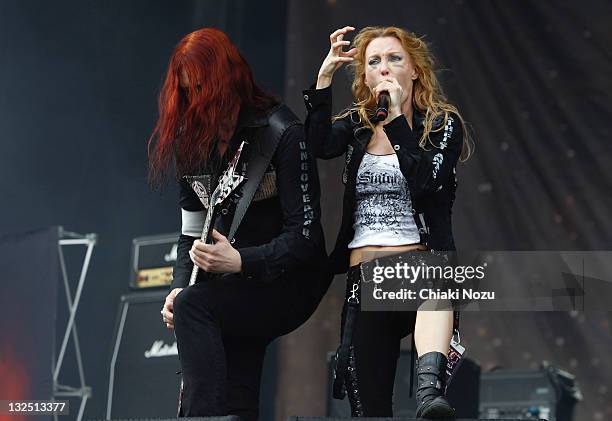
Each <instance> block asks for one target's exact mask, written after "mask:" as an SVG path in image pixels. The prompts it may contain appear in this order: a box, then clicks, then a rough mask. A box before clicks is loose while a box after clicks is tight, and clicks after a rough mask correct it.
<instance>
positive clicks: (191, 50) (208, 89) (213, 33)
mask: <svg viewBox="0 0 612 421" xmlns="http://www.w3.org/2000/svg"><path fill="white" fill-rule="evenodd" d="M181 72H184V74H185V75H186V76H187V79H188V81H189V86H188V87H185V88H183V87H181V83H180V82H181ZM277 102H278V101H277V100H276V99H275V98H274V97H272V96H271V95H268V94H266V93H264V92H263V91H262V90H261V89H260V88H259V87H257V85H256V84H255V81H254V80H253V74H252V72H251V68H250V67H249V65H248V63H247V62H246V60H245V59H244V58H243V57H242V55H241V54H240V52H239V51H238V48H236V46H235V45H234V44H233V43H232V42H231V41H230V39H229V38H228V37H227V35H225V34H224V33H223V32H221V31H219V30H217V29H213V28H203V29H199V30H197V31H195V32H192V33H190V34H188V35H187V36H185V37H184V38H183V39H182V40H181V41H180V42H179V43H178V45H177V46H176V47H175V48H174V51H173V53H172V56H171V57H170V63H169V64H168V72H167V75H166V79H165V81H164V84H163V86H162V89H161V92H160V94H159V118H158V120H157V124H156V125H155V129H154V130H153V133H152V135H151V138H150V139H149V179H150V181H151V182H152V183H153V184H156V183H158V182H160V181H161V180H162V179H163V178H164V177H165V175H166V173H167V170H168V167H169V166H170V163H171V162H172V158H173V156H174V157H175V158H176V172H177V173H176V175H177V177H180V176H182V175H185V174H188V173H194V172H197V171H198V170H199V169H201V165H202V164H203V162H204V161H206V160H207V159H208V157H209V155H210V153H211V150H212V146H213V143H214V141H215V140H222V141H227V140H229V139H230V138H231V136H232V134H233V131H234V128H235V126H236V121H237V119H238V113H239V111H240V108H241V107H242V106H246V107H248V108H251V109H254V110H255V112H256V113H257V114H263V113H264V112H265V111H266V110H267V109H269V108H270V107H271V106H272V105H274V104H275V103H277ZM155 140H156V141H155Z"/></svg>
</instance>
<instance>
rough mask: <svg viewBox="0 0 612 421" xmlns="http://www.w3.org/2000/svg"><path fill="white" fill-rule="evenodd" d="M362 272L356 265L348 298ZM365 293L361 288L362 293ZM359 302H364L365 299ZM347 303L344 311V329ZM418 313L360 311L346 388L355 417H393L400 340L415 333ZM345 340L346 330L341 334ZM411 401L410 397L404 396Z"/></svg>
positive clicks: (349, 273)
mask: <svg viewBox="0 0 612 421" xmlns="http://www.w3.org/2000/svg"><path fill="white" fill-rule="evenodd" d="M359 276H360V269H359V266H354V267H351V268H350V269H349V272H348V276H347V287H346V298H348V297H349V296H350V295H351V289H352V285H353V283H354V282H359ZM358 291H359V292H360V291H361V288H360V289H359V290H358ZM358 296H359V299H360V301H361V296H360V295H358ZM346 310H347V304H346V299H345V300H344V308H343V309H342V324H341V326H342V328H341V330H343V329H344V321H345V317H346ZM415 322H416V311H359V312H358V313H357V317H356V319H355V325H354V327H353V341H352V345H351V348H350V357H349V367H348V372H347V373H345V375H346V381H345V385H346V389H347V395H348V398H349V402H350V404H351V415H352V416H353V417H392V416H393V407H392V402H393V385H394V383H395V370H396V368H397V359H398V358H399V352H400V340H401V339H402V338H403V337H405V336H407V335H408V334H410V333H413V332H414V324H415ZM340 337H342V331H341V333H340ZM401 398H402V399H408V396H402V397H401Z"/></svg>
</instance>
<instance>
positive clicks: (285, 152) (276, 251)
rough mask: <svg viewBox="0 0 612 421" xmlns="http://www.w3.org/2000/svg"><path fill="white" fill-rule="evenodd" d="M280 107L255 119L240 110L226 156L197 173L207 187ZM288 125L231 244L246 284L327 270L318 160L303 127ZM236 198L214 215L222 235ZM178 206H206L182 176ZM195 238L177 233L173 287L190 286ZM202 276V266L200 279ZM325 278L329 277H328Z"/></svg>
mask: <svg viewBox="0 0 612 421" xmlns="http://www.w3.org/2000/svg"><path fill="white" fill-rule="evenodd" d="M279 107H284V108H285V111H287V110H288V109H287V108H286V107H285V106H284V105H280V106H278V107H275V108H273V109H271V110H270V112H269V113H268V115H264V116H259V117H258V116H256V115H255V114H253V113H252V112H251V111H249V110H242V111H241V113H240V116H239V120H238V124H237V128H236V130H235V133H234V135H233V137H232V139H231V141H230V146H229V148H228V151H227V153H226V154H225V156H226V159H224V160H222V162H212V164H213V165H211V162H209V163H205V164H204V165H203V169H202V171H201V174H196V176H200V177H201V178H200V179H207V180H211V185H209V186H207V187H208V188H214V187H215V185H216V180H217V179H218V177H219V175H220V174H221V173H222V172H223V171H224V170H225V168H226V166H227V165H226V163H227V157H230V158H231V157H233V156H234V154H235V152H236V150H237V148H238V147H239V145H240V143H241V142H242V141H244V140H246V141H248V142H249V144H251V145H252V144H255V142H257V141H258V136H260V135H261V134H262V133H264V130H262V129H263V128H264V127H267V126H268V120H269V118H270V116H271V115H272V113H274V112H277V111H278V110H279ZM289 123H290V122H288V124H287V126H286V127H285V128H283V130H284V133H283V134H282V137H281V139H280V141H279V143H278V147H277V149H276V152H275V153H274V155H273V157H272V161H271V164H270V166H269V167H268V169H267V170H266V176H265V178H267V180H268V181H270V182H271V183H268V185H267V186H266V188H265V189H263V188H262V184H263V183H261V184H260V190H258V191H257V193H256V194H255V197H254V199H253V201H252V202H251V204H250V206H249V208H248V210H247V212H246V214H245V216H244V218H243V220H242V222H241V224H240V226H239V228H238V230H237V231H236V234H235V236H234V240H235V241H234V242H233V244H232V245H233V246H234V248H236V249H237V250H238V252H239V253H240V256H241V258H242V273H241V276H242V277H243V278H244V279H245V281H246V282H248V281H267V282H271V281H275V280H278V279H282V278H285V277H289V276H290V277H292V278H296V277H307V276H309V275H310V276H311V277H312V274H313V272H316V271H323V270H324V268H325V262H326V258H327V256H326V254H325V242H324V238H323V231H322V228H321V224H320V218H321V209H320V205H319V197H320V189H319V180H318V174H317V168H316V160H315V159H314V158H313V157H312V154H311V153H310V151H309V148H308V146H307V144H306V142H305V139H304V127H303V125H302V124H301V123H298V124H295V123H294V124H289ZM248 150H249V149H248V148H247V151H246V152H243V156H244V154H245V153H246V161H247V162H248V156H249V155H248ZM242 160H243V157H241V162H242ZM213 161H214V160H213ZM247 165H248V164H247ZM268 176H269V177H268ZM263 190H265V191H263ZM239 199H240V193H239V192H238V194H233V195H231V196H230V198H229V199H228V200H227V201H226V202H224V205H225V206H223V209H222V211H223V212H220V213H218V215H217V216H216V218H215V219H214V222H213V226H214V227H215V228H217V230H219V231H220V232H221V233H222V234H224V235H227V231H228V230H229V226H230V225H231V221H232V219H233V216H234V210H235V205H236V203H237V201H238V200H239ZM179 204H180V207H181V208H182V209H183V210H184V211H187V212H202V211H204V206H203V205H202V203H201V201H200V200H199V198H198V196H197V195H196V194H195V192H194V191H193V189H192V187H191V186H190V185H189V183H188V181H187V179H186V178H185V177H183V178H182V179H181V180H180V200H179ZM202 220H203V217H202ZM197 238H199V236H197V237H196V236H194V235H186V234H185V233H183V234H181V235H180V237H179V241H178V250H177V261H176V265H175V267H174V276H173V277H174V279H173V282H172V288H178V287H185V286H187V285H188V283H189V277H190V275H191V271H192V268H193V263H192V262H191V259H190V257H189V253H188V252H189V249H190V248H191V246H192V244H193V242H194V240H196V239H197ZM325 269H326V268H325ZM206 275H207V274H206V273H205V272H204V271H202V270H200V271H199V275H198V276H199V277H198V281H200V280H201V279H202V277H206ZM319 278H320V279H321V282H322V283H324V282H323V281H325V279H323V278H324V277H322V276H321V277H317V280H318V279H319ZM326 279H327V281H329V277H327V278H326ZM308 281H309V282H311V281H312V280H308ZM322 288H324V289H326V288H327V285H322Z"/></svg>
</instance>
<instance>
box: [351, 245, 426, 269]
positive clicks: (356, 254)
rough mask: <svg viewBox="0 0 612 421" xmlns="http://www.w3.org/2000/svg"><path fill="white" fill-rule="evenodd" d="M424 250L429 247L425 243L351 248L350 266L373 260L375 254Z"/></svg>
mask: <svg viewBox="0 0 612 421" xmlns="http://www.w3.org/2000/svg"><path fill="white" fill-rule="evenodd" d="M422 250H427V247H425V246H424V245H423V244H406V245H404V246H363V247H359V248H356V249H353V250H351V258H350V260H349V263H350V266H357V265H358V264H359V263H362V262H367V261H368V260H371V259H372V257H373V255H374V254H375V256H376V257H383V256H389V255H392V254H399V253H405V252H408V251H422Z"/></svg>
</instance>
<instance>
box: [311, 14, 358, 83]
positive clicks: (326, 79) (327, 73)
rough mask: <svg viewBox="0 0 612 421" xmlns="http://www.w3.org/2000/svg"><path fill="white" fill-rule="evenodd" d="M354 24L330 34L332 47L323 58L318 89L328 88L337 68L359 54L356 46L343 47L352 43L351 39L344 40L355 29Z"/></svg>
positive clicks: (318, 78)
mask: <svg viewBox="0 0 612 421" xmlns="http://www.w3.org/2000/svg"><path fill="white" fill-rule="evenodd" d="M354 30H355V28H353V27H352V26H345V27H344V28H340V29H337V30H335V31H334V32H332V34H331V35H330V36H329V42H330V48H329V52H328V53H327V57H325V59H324V60H323V63H322V64H321V68H320V69H319V75H318V77H317V89H323V88H327V87H328V86H329V85H331V81H332V78H333V76H334V73H335V72H336V70H338V69H339V68H340V67H341V66H342V65H343V64H344V63H350V62H352V61H353V56H354V55H355V54H357V49H356V48H351V49H350V50H348V51H343V48H344V47H345V46H347V45H350V44H351V42H350V41H344V35H346V34H347V33H348V32H350V31H354Z"/></svg>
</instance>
